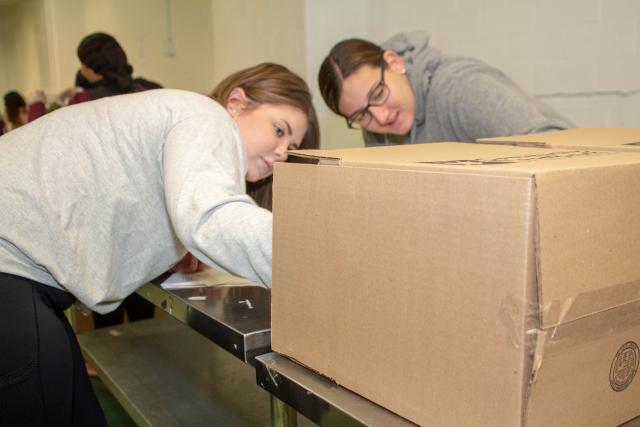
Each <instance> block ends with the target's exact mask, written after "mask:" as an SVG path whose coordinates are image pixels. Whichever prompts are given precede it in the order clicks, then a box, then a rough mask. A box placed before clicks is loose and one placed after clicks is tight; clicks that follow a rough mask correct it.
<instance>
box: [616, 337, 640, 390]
mask: <svg viewBox="0 0 640 427" xmlns="http://www.w3.org/2000/svg"><path fill="white" fill-rule="evenodd" d="M639 356H640V351H639V350H638V344H636V343H635V342H633V341H629V342H627V343H625V344H624V345H623V346H622V347H620V349H619V350H618V352H617V353H616V355H615V357H614V358H613V362H612V363H611V371H610V372H609V382H610V383H611V388H612V389H613V391H623V390H625V389H626V388H627V387H629V384H631V381H633V378H634V377H635V376H636V371H637V370H638V362H639V361H640V357H639Z"/></svg>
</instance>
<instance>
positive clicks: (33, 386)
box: [0, 273, 107, 426]
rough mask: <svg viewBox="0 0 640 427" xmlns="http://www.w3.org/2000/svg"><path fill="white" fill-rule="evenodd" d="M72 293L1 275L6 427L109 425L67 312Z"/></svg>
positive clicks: (0, 375)
mask: <svg viewBox="0 0 640 427" xmlns="http://www.w3.org/2000/svg"><path fill="white" fill-rule="evenodd" d="M72 302H73V297H72V296H71V294H68V293H66V292H63V291H61V290H58V289H55V288H52V287H50V286H46V285H43V284H40V283H37V282H34V281H32V280H29V279H25V278H22V277H18V276H13V275H10V274H4V273H0V426H106V425H107V423H106V420H105V417H104V414H103V413H102V409H101V408H100V405H99V403H98V400H97V398H96V396H95V394H94V392H93V389H92V387H91V382H90V380H89V377H88V375H87V372H86V370H85V367H84V360H83V358H82V354H81V352H80V346H79V345H78V341H77V339H76V336H75V334H74V333H73V330H72V329H71V326H70V325H69V322H68V321H67V318H66V317H65V316H64V313H63V311H64V310H65V309H67V308H68V307H69V306H70V305H71V303H72Z"/></svg>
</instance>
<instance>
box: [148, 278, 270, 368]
mask: <svg viewBox="0 0 640 427" xmlns="http://www.w3.org/2000/svg"><path fill="white" fill-rule="evenodd" d="M166 277H167V276H166V275H165V276H161V277H160V278H159V279H157V280H154V283H148V284H146V285H144V286H142V287H141V288H140V289H138V291H137V293H138V294H139V295H141V296H142V297H144V298H145V299H147V300H148V301H150V302H151V303H153V304H155V305H156V306H158V307H160V308H162V309H163V310H164V311H166V312H167V313H169V314H170V315H171V316H173V317H175V318H176V319H178V320H180V321H181V322H183V323H185V324H187V325H188V326H190V327H191V328H193V329H194V330H196V331H197V332H199V333H200V334H202V335H204V336H205V337H207V338H208V339H209V340H211V341H213V342H214V343H215V344H217V345H218V346H220V347H222V348H224V349H225V350H227V351H228V352H230V353H231V354H233V355H234V356H236V357H238V358H239V359H240V360H242V361H244V362H245V363H249V364H252V365H253V363H254V358H255V357H256V356H257V355H260V354H263V353H266V352H268V351H270V344H271V331H270V319H271V317H270V310H271V293H270V292H269V290H268V289H265V288H263V287H261V286H258V285H255V284H250V283H249V284H246V285H241V286H237V285H236V286H225V285H221V286H206V287H193V288H182V289H163V288H162V287H161V286H160V285H159V283H161V282H162V280H163V279H166Z"/></svg>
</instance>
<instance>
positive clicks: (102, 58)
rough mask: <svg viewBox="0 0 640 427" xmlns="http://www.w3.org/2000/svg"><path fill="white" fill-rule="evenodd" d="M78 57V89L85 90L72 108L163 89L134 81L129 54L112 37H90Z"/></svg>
mask: <svg viewBox="0 0 640 427" xmlns="http://www.w3.org/2000/svg"><path fill="white" fill-rule="evenodd" d="M77 55H78V59H79V60H80V71H79V73H80V76H81V77H82V78H80V77H78V76H76V85H77V86H79V87H82V88H83V89H84V90H83V91H80V92H77V93H75V94H74V95H73V96H72V97H71V99H70V100H69V104H77V103H80V102H85V101H91V100H92V99H99V98H104V97H105V96H113V95H121V94H123V93H131V92H140V91H143V90H147V89H158V88H161V87H162V86H161V85H159V84H158V83H156V82H152V81H150V80H146V79H144V78H141V77H138V78H133V76H132V74H133V67H132V66H131V65H130V64H129V62H128V60H127V54H126V53H125V51H124V49H122V46H120V43H118V41H117V40H116V39H115V38H114V37H113V36H111V35H109V34H106V33H93V34H89V35H88V36H86V37H85V38H84V39H82V41H81V42H80V45H78V49H77Z"/></svg>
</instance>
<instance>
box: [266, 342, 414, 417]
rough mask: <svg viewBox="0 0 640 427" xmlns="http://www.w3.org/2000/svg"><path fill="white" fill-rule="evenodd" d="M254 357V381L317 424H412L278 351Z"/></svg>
mask: <svg viewBox="0 0 640 427" xmlns="http://www.w3.org/2000/svg"><path fill="white" fill-rule="evenodd" d="M255 360H256V363H255V367H256V379H257V381H258V384H259V385H260V386H261V387H262V388H264V389H265V390H267V391H268V392H269V393H271V394H272V395H273V396H275V397H277V398H278V399H280V400H282V401H283V402H284V403H286V404H288V405H289V406H291V407H292V408H293V409H295V410H296V411H297V412H298V413H300V414H302V415H304V416H305V417H307V418H308V419H310V420H311V421H313V422H314V423H316V424H318V425H320V426H335V425H340V426H345V425H366V426H385V427H415V426H416V424H414V423H412V422H410V421H408V420H406V419H404V418H402V417H400V416H398V415H396V414H394V413H393V412H391V411H389V410H387V409H385V408H383V407H381V406H379V405H376V404H375V403H373V402H371V401H370V400H367V399H365V398H364V397H362V396H360V395H358V394H356V393H353V392H351V391H349V390H347V389H345V388H344V387H341V386H339V385H337V384H336V383H334V382H332V381H330V380H328V379H327V378H325V377H323V376H321V375H319V374H317V373H315V372H313V371H311V370H309V369H307V368H305V367H303V366H301V365H300V364H298V363H295V362H293V361H291V360H289V359H287V358H286V357H283V356H281V355H279V354H278V353H266V354H263V355H261V356H258V357H256V359H255Z"/></svg>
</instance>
